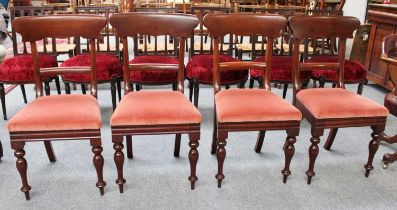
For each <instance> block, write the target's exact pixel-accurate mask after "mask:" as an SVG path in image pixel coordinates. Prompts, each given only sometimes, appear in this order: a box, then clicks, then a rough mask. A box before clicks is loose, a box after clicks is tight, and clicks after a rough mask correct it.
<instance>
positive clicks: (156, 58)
mask: <svg viewBox="0 0 397 210" xmlns="http://www.w3.org/2000/svg"><path fill="white" fill-rule="evenodd" d="M134 63H135V64H136V63H162V64H178V59H176V58H174V57H170V56H160V55H150V56H144V55H143V56H138V57H136V58H134V59H132V60H131V61H130V64H134ZM130 78H131V82H136V83H175V82H176V81H177V72H176V71H131V72H130Z"/></svg>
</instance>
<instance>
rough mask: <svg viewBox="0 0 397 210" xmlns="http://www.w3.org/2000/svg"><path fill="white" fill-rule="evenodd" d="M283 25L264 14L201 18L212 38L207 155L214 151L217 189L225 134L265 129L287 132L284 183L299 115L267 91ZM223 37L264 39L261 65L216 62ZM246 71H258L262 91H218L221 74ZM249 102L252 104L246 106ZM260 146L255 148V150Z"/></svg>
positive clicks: (299, 119)
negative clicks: (211, 127)
mask: <svg viewBox="0 0 397 210" xmlns="http://www.w3.org/2000/svg"><path fill="white" fill-rule="evenodd" d="M287 23H288V21H287V19H286V18H285V17H282V16H276V15H272V16H268V15H264V14H230V15H229V14H211V15H207V16H205V17H204V25H205V26H206V27H207V28H208V30H209V33H210V35H211V37H213V39H214V62H213V69H214V76H213V78H214V92H215V105H214V106H215V110H214V111H215V113H214V133H213V140H212V150H211V153H212V154H214V153H215V151H216V156H217V159H218V173H217V174H216V176H215V178H216V179H217V180H218V187H219V188H220V187H221V184H222V180H223V179H224V178H225V176H224V174H223V164H224V160H225V156H226V149H225V146H226V139H227V138H228V133H229V132H237V131H260V132H261V133H264V132H265V131H269V130H285V131H286V132H287V138H286V141H285V146H284V148H283V149H284V154H285V167H284V169H283V170H282V171H281V173H282V174H283V182H284V183H286V181H287V178H288V176H289V175H290V174H291V171H290V168H289V167H290V163H291V159H292V156H293V155H294V151H295V148H294V143H295V142H296V136H298V134H299V126H300V121H301V119H302V114H301V113H300V112H299V110H298V109H297V108H295V107H294V106H293V105H292V104H290V103H288V102H287V101H285V100H284V99H282V98H281V97H280V96H278V95H276V94H274V93H272V92H271V91H270V87H271V85H270V80H271V78H270V69H271V66H272V64H271V63H272V48H273V43H274V40H275V39H277V38H278V37H280V33H281V31H282V30H283V29H284V28H285V27H286V26H287ZM227 34H236V35H239V36H252V35H258V36H262V37H265V38H266V39H267V42H266V55H265V56H266V59H265V62H252V61H231V62H230V61H229V62H220V60H219V45H220V42H221V39H223V37H224V36H226V35H227ZM248 68H257V69H262V71H263V84H264V86H263V88H262V89H239V88H233V89H226V90H221V83H220V81H221V78H220V77H221V74H220V73H221V72H224V71H234V70H238V69H248ZM252 101H255V103H250V102H252ZM247 102H248V103H247ZM261 146H262V145H257V147H261Z"/></svg>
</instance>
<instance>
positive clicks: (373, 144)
mask: <svg viewBox="0 0 397 210" xmlns="http://www.w3.org/2000/svg"><path fill="white" fill-rule="evenodd" d="M289 25H290V27H291V29H292V31H293V37H294V50H293V77H294V86H293V88H294V94H293V104H294V105H295V106H296V107H298V108H299V110H300V111H301V112H302V114H303V116H304V117H305V118H306V119H307V120H308V121H309V123H310V124H311V134H312V137H311V139H310V141H311V143H312V144H311V146H310V147H309V168H308V170H307V171H306V175H307V184H310V183H311V180H312V177H313V176H314V175H315V172H314V165H315V161H316V159H317V156H318V154H319V147H318V144H319V143H320V137H321V136H322V135H323V134H324V129H326V128H331V129H330V133H329V136H328V139H327V141H326V143H325V145H324V148H325V149H326V150H330V149H331V146H332V144H333V142H334V139H335V137H336V133H337V131H338V129H339V128H345V127H363V126H370V127H371V129H372V134H371V136H372V140H371V141H370V143H369V156H368V161H367V164H365V166H364V168H365V169H366V172H365V176H366V177H368V176H369V173H370V171H371V170H373V168H374V167H373V165H372V163H373V159H374V156H375V153H376V151H377V150H378V147H379V142H380V134H381V133H382V132H383V130H384V129H385V124H386V117H364V118H361V117H352V118H346V117H341V118H336V117H335V118H323V119H317V118H316V117H315V116H314V115H313V114H312V113H311V112H310V111H309V110H308V109H307V108H306V107H305V105H304V104H302V103H301V102H300V101H299V100H297V99H296V95H297V93H298V92H299V91H301V90H302V88H301V83H300V76H299V74H300V71H304V70H310V69H316V68H318V67H320V66H321V65H322V64H321V63H312V64H310V65H307V64H305V63H301V62H300V61H299V47H298V46H299V43H300V42H301V40H304V39H307V38H321V37H323V38H324V37H335V38H338V39H339V45H338V50H337V53H338V54H337V56H338V61H337V62H336V63H334V64H331V63H325V64H324V63H323V65H324V66H323V67H326V68H328V67H331V68H337V67H339V68H338V69H337V70H336V73H337V80H336V86H337V87H338V88H345V83H344V60H345V51H346V40H347V38H352V36H353V32H354V31H355V30H356V29H358V27H359V26H360V21H359V20H358V19H356V18H353V17H334V16H333V17H306V16H295V17H292V18H291V19H290V21H289ZM302 67H304V68H302ZM339 100H345V99H339Z"/></svg>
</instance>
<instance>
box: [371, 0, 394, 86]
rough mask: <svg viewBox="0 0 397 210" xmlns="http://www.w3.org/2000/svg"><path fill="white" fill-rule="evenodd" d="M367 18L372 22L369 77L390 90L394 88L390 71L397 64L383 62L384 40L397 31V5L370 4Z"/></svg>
mask: <svg viewBox="0 0 397 210" xmlns="http://www.w3.org/2000/svg"><path fill="white" fill-rule="evenodd" d="M368 8H369V10H368V14H367V19H368V20H369V21H370V22H371V24H372V29H371V34H370V36H369V42H368V51H367V54H366V59H365V68H366V69H367V70H368V73H367V79H368V80H369V81H372V82H374V83H376V84H378V85H380V86H382V87H384V88H386V89H388V90H392V89H393V88H394V85H393V83H392V82H391V81H390V72H392V71H396V70H397V66H394V65H388V64H386V63H384V62H381V60H380V57H381V49H382V40H383V38H384V37H385V36H387V35H389V34H393V33H397V15H396V12H397V6H395V5H391V6H380V5H373V4H370V5H369V7H368Z"/></svg>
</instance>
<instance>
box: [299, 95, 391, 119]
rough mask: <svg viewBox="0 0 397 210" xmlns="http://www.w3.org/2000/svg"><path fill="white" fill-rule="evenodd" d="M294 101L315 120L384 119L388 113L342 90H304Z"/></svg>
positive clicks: (370, 102)
mask: <svg viewBox="0 0 397 210" xmlns="http://www.w3.org/2000/svg"><path fill="white" fill-rule="evenodd" d="M296 99H297V102H299V103H301V104H302V105H303V106H304V107H305V108H306V109H307V110H308V111H309V112H310V113H311V114H312V115H313V116H314V117H315V118H317V119H332V118H356V117H357V118H358V117H385V116H387V114H388V113H389V111H388V110H387V109H386V108H385V107H384V106H382V105H380V104H378V103H376V102H374V101H372V100H370V99H368V98H366V97H364V96H361V95H358V94H356V93H353V92H350V91H348V90H346V89H342V88H313V89H304V90H301V91H299V92H298V93H297V95H296Z"/></svg>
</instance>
